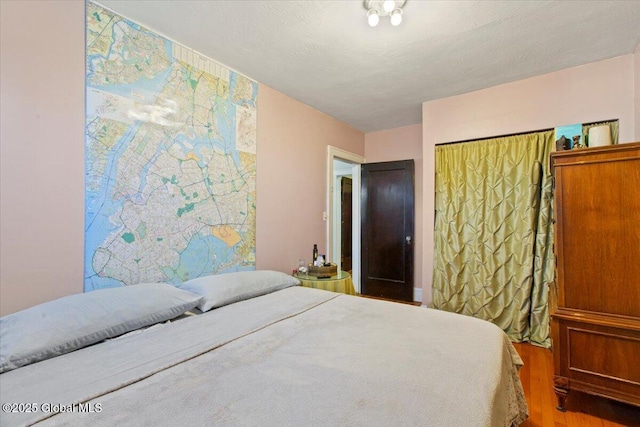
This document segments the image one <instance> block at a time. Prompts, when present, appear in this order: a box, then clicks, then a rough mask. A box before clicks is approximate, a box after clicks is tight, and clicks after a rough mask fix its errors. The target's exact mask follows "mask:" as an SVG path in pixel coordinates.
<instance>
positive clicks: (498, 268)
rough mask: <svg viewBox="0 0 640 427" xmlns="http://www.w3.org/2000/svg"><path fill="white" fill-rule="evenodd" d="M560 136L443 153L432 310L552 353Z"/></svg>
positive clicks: (439, 154) (449, 148) (439, 151)
mask: <svg viewBox="0 0 640 427" xmlns="http://www.w3.org/2000/svg"><path fill="white" fill-rule="evenodd" d="M554 144H555V142H554V131H553V130H550V131H545V132H537V133H532V134H525V135H516V136H509V137H502V138H495V139H489V140H483V141H475V142H469V143H458V144H451V145H445V146H438V147H436V203H435V207H436V218H435V222H436V223H435V260H434V277H433V303H432V305H433V307H434V308H438V309H441V310H447V311H452V312H456V313H461V314H465V315H469V316H474V317H478V318H481V319H485V320H488V321H491V322H493V323H495V324H496V325H498V326H499V327H500V328H502V329H503V330H504V331H505V332H506V333H507V335H508V336H509V338H510V339H511V340H512V341H515V342H522V341H530V342H532V343H534V344H537V345H541V346H545V347H549V346H550V344H551V343H550V338H549V309H548V296H549V292H548V291H549V286H550V285H551V284H552V282H553V278H554V268H555V266H554V264H553V262H554V260H553V253H552V242H553V227H552V221H551V208H552V179H551V171H550V167H549V155H550V153H551V150H552V147H554Z"/></svg>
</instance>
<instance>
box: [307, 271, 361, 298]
mask: <svg viewBox="0 0 640 427" xmlns="http://www.w3.org/2000/svg"><path fill="white" fill-rule="evenodd" d="M296 277H297V278H298V280H300V283H301V284H302V286H305V287H307V288H316V289H323V290H325V291H331V292H340V293H343V294H347V295H355V294H356V291H355V289H354V288H353V282H352V281H351V275H350V274H349V273H347V272H346V271H339V272H338V274H337V275H335V276H331V277H329V278H327V279H320V278H318V277H315V276H308V275H305V274H298V275H297V276H296Z"/></svg>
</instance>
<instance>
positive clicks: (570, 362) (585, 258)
mask: <svg viewBox="0 0 640 427" xmlns="http://www.w3.org/2000/svg"><path fill="white" fill-rule="evenodd" d="M551 165H552V168H553V173H554V180H555V183H554V185H555V189H554V219H555V245H554V248H555V249H554V250H555V254H556V289H555V290H554V289H552V295H551V301H552V303H551V337H552V345H553V353H554V368H555V369H554V391H555V393H556V396H557V397H558V409H560V410H564V403H565V399H566V397H567V395H568V393H569V391H570V390H580V391H583V392H586V393H590V394H595V395H599V396H603V397H607V398H611V399H615V400H619V401H622V402H626V403H630V404H633V405H638V406H640V143H632V144H619V145H611V146H607V147H597V148H585V149H578V150H571V151H559V152H555V153H553V154H552V155H551ZM556 292H557V295H556ZM554 297H556V298H557V303H556V302H555V300H556V298H554Z"/></svg>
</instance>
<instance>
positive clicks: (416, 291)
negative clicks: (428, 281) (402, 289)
mask: <svg viewBox="0 0 640 427" xmlns="http://www.w3.org/2000/svg"><path fill="white" fill-rule="evenodd" d="M413 300H414V301H420V302H422V288H413Z"/></svg>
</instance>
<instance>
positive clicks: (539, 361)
mask: <svg viewBox="0 0 640 427" xmlns="http://www.w3.org/2000/svg"><path fill="white" fill-rule="evenodd" d="M514 346H515V348H516V350H517V351H518V353H519V354H520V357H522V360H523V361H524V367H523V368H522V370H521V371H520V380H521V381H522V386H523V387H524V393H525V395H526V396H527V404H528V405H529V419H527V420H526V421H525V422H524V423H522V424H521V427H539V426H544V427H547V426H550V427H563V426H566V427H591V426H598V427H612V426H640V408H639V407H635V406H631V405H625V404H623V403H619V402H616V401H613V400H609V399H603V398H599V397H596V396H591V395H588V394H584V393H579V392H575V391H572V392H570V393H569V398H568V399H567V403H566V406H567V412H560V411H558V410H557V409H556V405H557V402H556V397H555V394H554V393H553V355H552V353H551V351H550V350H547V349H544V348H540V347H535V346H532V345H530V344H514Z"/></svg>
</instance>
